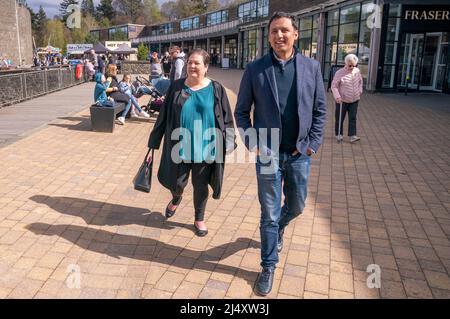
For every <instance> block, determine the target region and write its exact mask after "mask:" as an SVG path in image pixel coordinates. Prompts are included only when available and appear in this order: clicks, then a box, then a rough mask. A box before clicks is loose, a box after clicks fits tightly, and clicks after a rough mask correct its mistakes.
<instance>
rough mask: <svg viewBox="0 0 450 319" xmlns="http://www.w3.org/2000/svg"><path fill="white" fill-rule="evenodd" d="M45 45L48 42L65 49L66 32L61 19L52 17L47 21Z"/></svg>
mask: <svg viewBox="0 0 450 319" xmlns="http://www.w3.org/2000/svg"><path fill="white" fill-rule="evenodd" d="M46 31H47V32H46V35H45V37H46V39H45V45H47V44H50V45H52V46H54V47H58V48H61V50H62V51H65V49H66V45H67V34H66V33H65V28H64V24H63V23H62V22H61V20H58V19H53V20H48V21H47V27H46Z"/></svg>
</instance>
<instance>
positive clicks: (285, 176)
mask: <svg viewBox="0 0 450 319" xmlns="http://www.w3.org/2000/svg"><path fill="white" fill-rule="evenodd" d="M310 165H311V158H310V157H309V156H307V155H306V154H305V155H302V154H300V153H299V154H297V155H291V154H289V153H283V152H282V153H280V154H279V155H275V156H274V157H270V156H264V155H261V156H258V158H257V162H256V176H257V180H258V198H259V203H260V205H261V224H260V232H261V266H262V267H275V265H276V264H277V263H278V251H277V243H278V231H279V229H282V228H284V227H286V226H287V225H288V224H289V222H290V221H291V220H293V219H294V218H295V217H297V216H298V215H300V214H301V213H302V212H303V209H304V208H305V200H306V195H307V192H308V190H307V186H308V177H309V172H310ZM282 190H283V194H284V205H283V207H281V191H282Z"/></svg>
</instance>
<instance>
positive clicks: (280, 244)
mask: <svg viewBox="0 0 450 319" xmlns="http://www.w3.org/2000/svg"><path fill="white" fill-rule="evenodd" d="M283 234H284V227H283V228H280V229H279V230H278V244H277V250H278V252H279V253H280V252H281V251H282V250H283Z"/></svg>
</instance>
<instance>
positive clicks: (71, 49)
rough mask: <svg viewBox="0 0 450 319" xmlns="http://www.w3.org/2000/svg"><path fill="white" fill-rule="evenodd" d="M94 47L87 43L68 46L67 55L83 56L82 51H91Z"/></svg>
mask: <svg viewBox="0 0 450 319" xmlns="http://www.w3.org/2000/svg"><path fill="white" fill-rule="evenodd" d="M93 47H94V46H93V45H92V44H88V43H82V44H68V45H67V53H69V54H83V53H84V51H87V50H90V49H92V48H93Z"/></svg>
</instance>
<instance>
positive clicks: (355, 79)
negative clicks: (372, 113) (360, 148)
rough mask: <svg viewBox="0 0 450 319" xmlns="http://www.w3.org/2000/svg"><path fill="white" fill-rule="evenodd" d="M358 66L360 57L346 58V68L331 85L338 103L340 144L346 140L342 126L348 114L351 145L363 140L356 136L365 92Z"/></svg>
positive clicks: (337, 122) (337, 132)
mask: <svg viewBox="0 0 450 319" xmlns="http://www.w3.org/2000/svg"><path fill="white" fill-rule="evenodd" d="M357 64H358V57H357V56H356V55H354V54H349V55H347V56H346V57H345V67H343V68H342V69H339V70H338V71H337V72H336V74H335V75H334V78H333V82H332V83H331V91H332V92H333V97H334V99H335V101H336V113H335V116H336V121H335V134H336V139H337V141H338V142H341V141H342V140H343V139H344V137H343V135H344V128H343V127H342V125H343V123H344V119H345V115H346V114H347V112H348V136H349V137H350V143H354V142H356V141H359V140H360V139H361V138H360V137H359V136H357V135H356V113H357V111H358V102H359V99H360V98H361V94H362V92H363V79H362V76H361V72H360V71H359V69H358V68H357V67H356V66H357ZM339 120H340V121H339Z"/></svg>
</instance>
